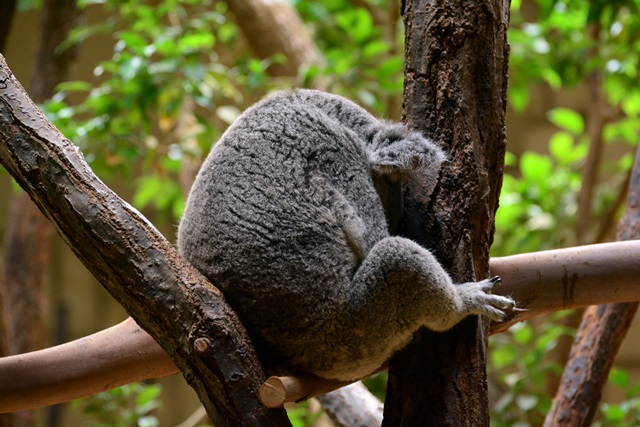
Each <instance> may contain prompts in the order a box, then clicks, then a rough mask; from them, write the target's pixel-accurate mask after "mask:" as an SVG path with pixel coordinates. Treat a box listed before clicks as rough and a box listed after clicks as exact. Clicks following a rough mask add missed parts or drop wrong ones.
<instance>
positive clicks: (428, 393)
mask: <svg viewBox="0 0 640 427" xmlns="http://www.w3.org/2000/svg"><path fill="white" fill-rule="evenodd" d="M403 17H404V21H405V27H406V64H405V91H404V106H403V107H404V116H405V121H406V122H407V123H408V124H409V126H410V127H412V128H416V129H420V130H422V131H423V132H425V133H426V134H427V135H430V136H432V137H433V138H434V139H435V140H436V141H438V142H439V143H440V144H441V145H443V146H444V147H445V149H446V151H448V153H449V158H450V161H449V162H448V163H447V164H446V165H445V167H444V170H443V171H442V172H441V174H440V179H439V185H438V187H437V188H436V190H435V192H434V195H433V196H432V197H431V198H430V199H429V198H425V197H424V195H423V194H422V193H421V189H420V185H419V183H417V185H416V184H414V185H408V186H407V187H406V188H405V197H404V216H403V219H404V226H403V230H402V234H404V235H406V236H408V237H410V238H412V239H414V240H416V241H418V242H420V243H422V244H424V245H425V246H427V247H429V248H431V249H433V250H434V252H435V253H436V256H437V258H438V259H439V260H440V261H441V262H442V263H443V265H444V266H445V268H446V269H447V270H448V271H449V272H450V273H451V275H452V277H453V279H454V281H457V282H463V281H470V280H477V279H481V278H484V277H486V276H487V275H488V272H489V268H488V266H489V257H488V253H489V246H490V244H491V242H492V239H493V230H494V224H493V218H494V213H495V210H496V208H497V204H498V194H499V191H500V186H501V180H502V165H503V160H504V153H505V143H506V138H505V128H504V114H505V103H506V99H505V98H506V84H507V66H508V64H507V63H508V45H507V42H506V31H507V27H508V20H509V2H508V1H500V0H495V1H472V2H468V1H458V0H440V1H436V2H433V1H426V0H416V1H410V2H407V3H406V5H405V10H404V11H403ZM486 336H487V329H486V325H483V323H482V322H480V321H479V319H478V318H477V317H472V318H468V319H466V320H465V321H463V322H462V323H461V324H459V325H458V326H456V327H455V328H453V329H452V330H451V331H449V332H447V333H443V334H437V333H432V332H428V331H422V332H420V333H418V334H416V337H415V339H414V340H413V342H412V343H411V344H410V345H409V346H408V347H407V348H406V349H404V350H403V351H401V352H400V353H399V354H398V355H397V356H395V357H394V358H393V359H392V360H391V363H390V365H389V385H388V391H387V400H386V402H385V413H384V422H383V425H386V426H416V425H423V426H426V425H437V426H447V425H450V426H482V425H488V423H489V411H488V399H487V381H486Z"/></svg>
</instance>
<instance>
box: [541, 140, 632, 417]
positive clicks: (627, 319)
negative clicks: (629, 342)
mask: <svg viewBox="0 0 640 427" xmlns="http://www.w3.org/2000/svg"><path fill="white" fill-rule="evenodd" d="M638 200H640V150H638V151H637V153H636V161H635V164H634V166H633V171H632V173H631V181H630V183H629V191H628V195H627V209H626V212H625V215H624V218H623V219H622V221H621V223H620V227H619V229H618V240H633V239H640V204H639V203H638ZM603 282H604V281H603ZM603 285H604V283H603ZM637 310H638V303H637V302H631V303H626V304H610V305H599V306H592V307H589V308H588V309H587V311H586V312H585V314H584V316H583V318H582V323H581V324H580V328H579V329H578V331H577V332H576V338H575V341H574V343H573V347H572V349H571V354H570V355H569V361H568V362H567V364H566V366H565V369H564V373H563V374H562V379H561V380H560V386H559V387H558V391H557V392H556V397H555V399H554V401H553V406H552V407H551V410H550V411H549V414H548V415H547V418H546V420H545V424H544V425H545V426H547V427H551V426H571V427H580V426H589V425H591V423H592V421H593V418H594V416H595V414H596V412H597V409H598V404H599V402H600V398H601V396H602V389H603V387H604V385H605V383H606V382H607V378H608V376H609V370H610V369H611V366H612V365H613V362H614V360H615V357H616V354H618V350H619V349H620V345H621V344H622V341H623V340H624V337H625V336H626V334H627V331H628V330H629V326H630V325H631V321H632V320H633V317H634V316H635V314H636V311H637Z"/></svg>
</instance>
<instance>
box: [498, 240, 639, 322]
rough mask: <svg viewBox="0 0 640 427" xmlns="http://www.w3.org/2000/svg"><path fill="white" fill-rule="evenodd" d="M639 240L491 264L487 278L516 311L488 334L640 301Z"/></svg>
mask: <svg viewBox="0 0 640 427" xmlns="http://www.w3.org/2000/svg"><path fill="white" fill-rule="evenodd" d="M639 260H640V240H631V241H626V242H615V243H602V244H597V245H588V246H578V247H573V248H566V249H557V250H551V251H542V252H534V253H530V254H522V255H513V256H509V257H504V258H493V259H492V260H491V267H490V268H491V274H492V275H493V274H497V275H499V276H501V277H502V285H501V286H499V287H496V288H494V290H493V292H494V293H495V294H499V295H510V296H511V297H513V299H514V300H516V302H517V303H518V308H520V309H525V310H526V311H518V312H514V313H511V315H510V316H509V319H508V320H507V321H506V322H503V323H492V324H491V333H496V332H500V331H504V330H506V329H508V328H509V327H510V326H511V325H513V324H514V323H517V322H521V321H522V320H525V319H528V318H531V317H534V316H538V315H540V314H542V313H547V312H552V311H558V310H565V309H570V308H578V307H586V306H589V305H596V304H611V303H619V302H630V301H638V300H640V279H639V278H640V261H639Z"/></svg>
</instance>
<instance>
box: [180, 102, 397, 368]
mask: <svg viewBox="0 0 640 427" xmlns="http://www.w3.org/2000/svg"><path fill="white" fill-rule="evenodd" d="M264 110H265V109H264V108H263V109H260V110H254V111H257V112H255V114H261V115H265V114H266V115H267V116H268V117H261V118H260V120H249V119H251V117H250V116H249V117H247V116H246V115H245V117H243V118H242V119H241V120H240V121H239V122H238V123H237V124H236V125H235V127H232V128H231V129H230V130H229V131H228V132H227V133H226V134H225V135H224V137H223V138H222V139H221V141H220V142H219V143H218V145H217V146H216V147H215V148H214V150H212V153H211V154H210V155H209V157H208V158H207V160H206V162H205V164H204V165H203V168H202V170H201V171H200V174H199V176H198V179H197V180H196V182H195V184H194V187H193V189H192V192H191V194H190V196H189V201H188V204H187V209H186V211H185V215H184V217H183V219H182V222H181V226H180V232H179V247H180V250H181V252H182V253H183V254H184V255H185V256H186V257H187V258H188V259H189V260H190V261H191V262H192V263H193V264H194V265H195V266H196V267H197V268H198V269H199V270H200V271H202V272H203V273H204V274H205V275H207V276H208V277H209V278H210V279H212V280H213V281H215V283H216V284H217V285H218V286H220V287H221V289H222V291H223V292H224V294H225V296H226V297H227V298H228V300H229V301H230V303H231V304H232V305H233V306H234V308H235V309H236V310H237V311H238V313H239V314H240V316H241V317H242V319H243V321H244V323H245V324H246V326H247V328H248V329H249V332H250V334H251V336H252V338H253V340H254V342H255V344H256V346H257V347H258V349H259V351H260V352H261V355H262V357H263V359H265V360H266V361H267V363H270V364H275V365H279V364H283V363H284V364H286V363H288V362H292V363H293V364H294V365H295V359H296V352H297V351H298V350H299V349H300V348H301V346H305V347H309V346H320V347H321V346H322V345H321V344H320V341H322V339H321V337H322V335H323V334H325V333H326V329H325V324H326V323H330V322H331V320H332V318H333V316H335V315H336V314H337V312H336V310H338V311H339V310H343V309H344V306H345V303H346V301H348V298H349V284H350V279H351V276H352V274H353V273H354V272H355V270H356V269H357V267H358V265H359V262H360V261H361V258H362V257H363V256H364V255H363V254H366V252H367V251H368V250H369V249H370V248H371V247H372V246H373V245H374V244H375V242H376V241H378V240H380V239H382V238H384V237H385V236H386V233H387V232H386V223H385V220H384V214H383V212H382V206H381V204H380V201H379V198H378V196H377V194H376V192H375V189H374V187H373V184H372V182H371V178H370V175H369V166H368V163H367V157H366V153H365V150H364V141H359V140H358V139H357V137H356V136H355V134H353V133H352V132H351V131H350V130H349V129H343V128H341V127H340V126H339V124H337V123H335V122H334V121H332V120H330V119H329V118H325V117H323V116H322V114H321V112H317V113H316V114H313V113H311V114H310V113H309V111H308V109H307V110H304V111H303V112H301V111H299V109H296V106H295V105H293V106H291V105H279V106H277V108H274V109H267V111H266V112H265V111H264ZM267 113H268V114H267ZM245 114H247V113H245ZM249 114H254V113H252V112H251V111H249ZM278 115H282V116H286V119H284V118H283V117H280V116H278ZM254 119H255V118H254ZM243 120H244V121H243ZM249 123H257V125H255V126H250V125H249ZM303 130H304V132H303ZM359 252H360V253H359ZM320 357H321V356H320Z"/></svg>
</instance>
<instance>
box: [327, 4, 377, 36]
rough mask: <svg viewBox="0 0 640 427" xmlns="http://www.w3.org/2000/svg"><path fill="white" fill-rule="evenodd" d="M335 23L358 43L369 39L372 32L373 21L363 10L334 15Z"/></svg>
mask: <svg viewBox="0 0 640 427" xmlns="http://www.w3.org/2000/svg"><path fill="white" fill-rule="evenodd" d="M336 23H337V24H338V27H340V28H341V29H342V30H344V31H345V32H346V33H348V34H349V35H350V36H351V37H352V38H353V39H354V40H355V41H356V42H358V43H362V42H364V41H365V40H366V39H368V38H369V37H371V36H372V34H373V30H374V26H373V19H372V18H371V15H369V13H368V12H367V11H366V10H364V9H354V10H346V11H344V12H341V13H339V14H338V15H336Z"/></svg>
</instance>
